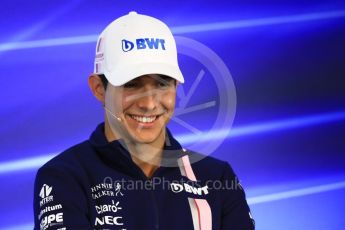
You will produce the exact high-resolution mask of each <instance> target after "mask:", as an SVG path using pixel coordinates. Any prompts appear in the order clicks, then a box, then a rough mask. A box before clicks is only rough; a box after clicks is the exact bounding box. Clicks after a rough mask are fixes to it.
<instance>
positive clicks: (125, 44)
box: [122, 38, 165, 52]
mask: <svg viewBox="0 0 345 230" xmlns="http://www.w3.org/2000/svg"><path fill="white" fill-rule="evenodd" d="M134 48H136V49H137V50H142V49H151V50H152V49H156V50H158V49H162V50H165V40H164V39H160V38H138V39H136V40H135V42H132V41H129V40H126V39H122V50H123V52H128V51H131V50H133V49H134Z"/></svg>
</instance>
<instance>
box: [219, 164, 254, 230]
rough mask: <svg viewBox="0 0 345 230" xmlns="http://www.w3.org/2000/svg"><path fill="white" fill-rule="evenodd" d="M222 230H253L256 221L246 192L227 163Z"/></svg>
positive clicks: (224, 180) (224, 176)
mask: <svg viewBox="0 0 345 230" xmlns="http://www.w3.org/2000/svg"><path fill="white" fill-rule="evenodd" d="M222 180H223V185H224V188H223V190H222V191H221V193H222V199H223V201H222V204H223V206H222V224H221V229H222V230H228V229H231V230H253V229H255V223H254V219H252V217H251V214H250V209H249V207H248V204H247V201H246V197H245V193H244V190H243V188H242V186H241V185H240V183H239V180H238V178H237V176H236V175H235V173H234V172H233V170H232V169H231V167H230V165H229V164H228V163H226V166H225V170H224V173H223V177H222Z"/></svg>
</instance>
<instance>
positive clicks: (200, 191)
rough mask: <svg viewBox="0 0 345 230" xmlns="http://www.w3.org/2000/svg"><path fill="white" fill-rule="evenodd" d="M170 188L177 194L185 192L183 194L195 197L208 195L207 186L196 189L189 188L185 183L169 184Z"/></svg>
mask: <svg viewBox="0 0 345 230" xmlns="http://www.w3.org/2000/svg"><path fill="white" fill-rule="evenodd" d="M170 188H171V190H172V191H173V192H174V193H179V192H182V191H185V192H188V193H192V194H195V195H206V194H208V187H207V185H205V186H204V187H201V188H196V187H194V186H191V185H189V184H187V183H183V184H177V183H171V184H170Z"/></svg>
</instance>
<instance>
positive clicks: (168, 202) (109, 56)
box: [34, 12, 254, 230]
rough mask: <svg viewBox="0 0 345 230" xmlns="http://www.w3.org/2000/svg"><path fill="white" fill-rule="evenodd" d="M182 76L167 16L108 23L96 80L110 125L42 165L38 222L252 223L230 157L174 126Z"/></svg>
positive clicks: (92, 80) (241, 229)
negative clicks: (191, 143) (202, 149)
mask: <svg viewBox="0 0 345 230" xmlns="http://www.w3.org/2000/svg"><path fill="white" fill-rule="evenodd" d="M189 80H191V79H189ZM183 82H184V78H183V75H182V73H181V71H180V69H179V65H178V60H177V51H176V44H175V40H174V37H173V35H172V34H171V32H170V30H169V28H168V27H167V26H166V25H165V24H164V23H163V22H161V21H159V20H157V19H155V18H152V17H149V16H145V15H140V14H137V13H135V12H131V13H129V14H128V15H125V16H123V17H120V18H118V19H116V20H115V21H113V22H112V23H111V24H110V25H108V26H107V27H106V28H105V30H104V31H103V32H102V33H101V35H100V36H99V39H98V42H97V45H96V58H95V66H94V73H93V74H91V76H90V77H89V80H88V84H89V86H90V89H91V91H92V93H93V95H94V96H95V97H96V98H97V100H98V101H99V102H100V104H101V105H102V106H103V108H104V111H105V120H104V123H101V124H99V125H98V127H97V128H96V130H95V131H94V132H93V133H92V134H91V137H90V139H89V140H86V141H84V142H82V143H80V144H78V145H75V146H73V147H71V148H70V149H68V150H66V151H64V152H63V153H61V154H59V155H58V156H57V157H55V158H53V159H52V160H50V161H49V162H48V163H46V164H45V165H44V166H42V167H41V168H40V169H39V171H38V173H37V176H36V181H35V192H34V193H35V195H34V213H35V229H122V230H123V229H133V230H152V229H162V230H170V229H171V230H175V229H176V230H177V229H178V230H180V229H186V230H189V229H190V230H193V229H194V230H211V229H214V230H215V229H221V230H226V229H232V230H251V229H254V221H253V220H252V218H251V215H250V210H249V207H248V205H247V202H246V200H245V194H244V191H243V189H242V187H241V185H240V184H239V182H238V179H237V177H236V175H235V174H234V172H233V171H232V169H231V167H230V166H229V164H228V163H227V162H223V161H220V160H217V159H214V158H212V157H206V156H202V155H201V154H198V153H194V152H192V151H189V150H186V149H183V148H182V147H181V145H180V144H179V143H178V142H177V141H176V140H175V139H174V138H173V136H172V134H171V133H170V132H169V130H168V129H167V127H166V125H167V123H168V122H169V120H170V118H171V117H172V115H173V112H174V108H175V100H176V89H177V87H178V84H181V83H183ZM191 162H192V163H191Z"/></svg>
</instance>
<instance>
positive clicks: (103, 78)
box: [98, 74, 108, 89]
mask: <svg viewBox="0 0 345 230" xmlns="http://www.w3.org/2000/svg"><path fill="white" fill-rule="evenodd" d="M98 76H99V78H100V79H101V81H102V83H103V87H104V89H107V86H108V79H107V78H106V77H105V75H104V74H98Z"/></svg>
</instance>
